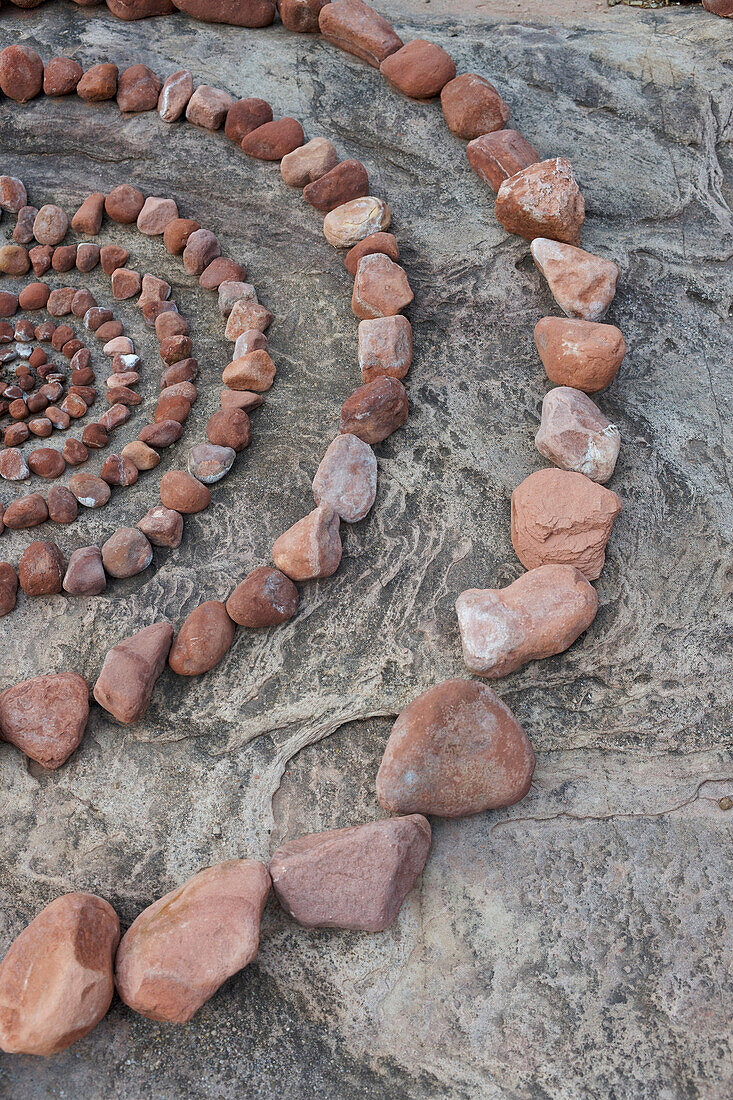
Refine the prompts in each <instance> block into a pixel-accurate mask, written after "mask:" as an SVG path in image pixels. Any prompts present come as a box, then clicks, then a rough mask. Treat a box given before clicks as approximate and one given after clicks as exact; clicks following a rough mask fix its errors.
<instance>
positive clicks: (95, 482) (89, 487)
mask: <svg viewBox="0 0 733 1100" xmlns="http://www.w3.org/2000/svg"><path fill="white" fill-rule="evenodd" d="M69 488H70V489H71V491H72V493H73V494H74V496H75V497H76V499H77V500H78V501H79V504H83V505H84V507H85V508H102V507H103V506H104V505H105V504H106V503H107V501H108V500H109V498H110V496H111V495H112V490H111V489H110V487H109V485H108V484H107V482H106V481H102V479H101V477H96V475H95V474H88V473H79V474H74V476H73V477H71V478H69Z"/></svg>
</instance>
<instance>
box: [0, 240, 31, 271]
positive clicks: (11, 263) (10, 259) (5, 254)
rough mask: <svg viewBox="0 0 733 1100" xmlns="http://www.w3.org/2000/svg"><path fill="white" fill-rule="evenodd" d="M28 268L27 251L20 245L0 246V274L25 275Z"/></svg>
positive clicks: (29, 262) (29, 264) (29, 263)
mask: <svg viewBox="0 0 733 1100" xmlns="http://www.w3.org/2000/svg"><path fill="white" fill-rule="evenodd" d="M30 266H31V261H30V258H29V256H28V251H27V249H26V248H25V247H24V246H23V245H22V244H4V245H0V273H2V274H3V275H25V273H26V271H28V269H29V267H30Z"/></svg>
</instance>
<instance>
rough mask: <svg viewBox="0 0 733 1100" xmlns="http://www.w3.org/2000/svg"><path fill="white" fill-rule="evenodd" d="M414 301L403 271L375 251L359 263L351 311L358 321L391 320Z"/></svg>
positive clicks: (387, 257) (386, 257)
mask: <svg viewBox="0 0 733 1100" xmlns="http://www.w3.org/2000/svg"><path fill="white" fill-rule="evenodd" d="M413 298H414V294H413V293H412V289H411V288H410V284H409V282H408V281H407V275H406V273H405V270H404V268H402V267H400V265H399V264H396V263H393V261H392V260H390V258H389V256H384V255H382V254H381V253H379V252H376V253H373V254H372V255H369V256H364V257H363V259H361V260H360V261H359V266H358V268H357V269H356V279H355V280H354V292H353V294H352V298H351V308H352V310H353V311H354V313H355V314H356V316H357V317H360V318H368V317H393V316H395V314H397V313H401V312H402V310H403V309H405V308H406V307H407V306H409V304H410V302H411V301H412V299H413Z"/></svg>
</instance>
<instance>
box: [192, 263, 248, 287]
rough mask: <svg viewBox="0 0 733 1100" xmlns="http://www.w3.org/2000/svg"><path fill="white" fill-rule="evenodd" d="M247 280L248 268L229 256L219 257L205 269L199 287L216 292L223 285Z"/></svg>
mask: <svg viewBox="0 0 733 1100" xmlns="http://www.w3.org/2000/svg"><path fill="white" fill-rule="evenodd" d="M246 278H247V268H246V267H243V266H242V264H238V263H237V262H236V261H235V260H230V259H229V258H228V257H227V256H217V257H216V258H215V259H213V260H212V261H211V263H210V264H209V265H208V266H207V267H205V268H204V270H203V271H202V272H201V277H200V278H199V286H200V287H203V289H204V290H216V289H217V288H218V287H220V286H221V284H222V283H226V282H232V281H238V282H241V281H242V280H243V279H246Z"/></svg>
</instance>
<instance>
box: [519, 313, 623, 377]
mask: <svg viewBox="0 0 733 1100" xmlns="http://www.w3.org/2000/svg"><path fill="white" fill-rule="evenodd" d="M534 342H535V344H536V346H537V351H538V352H539V355H540V359H541V360H542V365H543V367H544V368H545V370H546V371H547V377H548V378H549V379H550V381H551V382H554V383H555V384H556V385H558V386H571V387H573V388H574V389H577V390H582V391H583V392H584V393H597V392H598V391H599V390H603V389H605V388H606V386H610V384H611V382H612V381H613V380H614V378H615V377H616V373H617V371H618V369H619V367H620V366H621V363H622V361H623V358H624V355H625V354H626V342H625V341H624V338H623V334H622V332H621V330H620V329H618V328H616V326H615V325H603V324H598V323H597V322H595V321H574V320H566V319H565V318H563V317H543V318H542V319H541V320H540V321H538V322H537V324H536V325H535V327H534Z"/></svg>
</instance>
